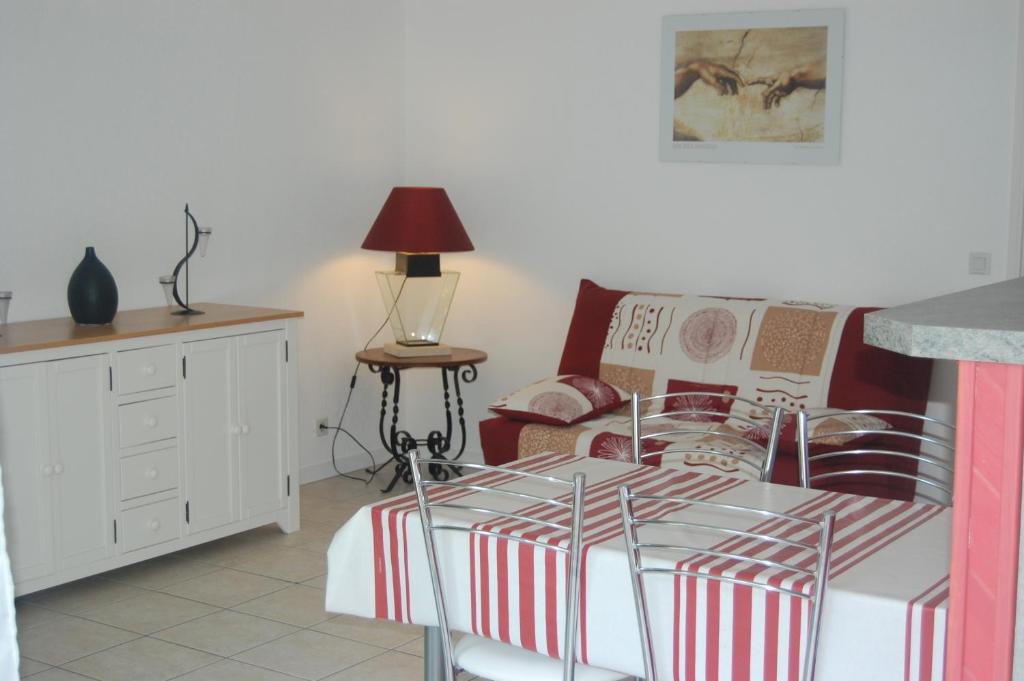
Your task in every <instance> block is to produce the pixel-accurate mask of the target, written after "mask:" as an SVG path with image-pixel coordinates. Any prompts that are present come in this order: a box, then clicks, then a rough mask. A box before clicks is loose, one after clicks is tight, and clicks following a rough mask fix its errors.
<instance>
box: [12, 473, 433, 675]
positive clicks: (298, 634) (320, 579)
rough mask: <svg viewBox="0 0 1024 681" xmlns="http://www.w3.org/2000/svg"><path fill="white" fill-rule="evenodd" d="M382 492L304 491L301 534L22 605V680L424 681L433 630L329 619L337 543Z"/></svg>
mask: <svg viewBox="0 0 1024 681" xmlns="http://www.w3.org/2000/svg"><path fill="white" fill-rule="evenodd" d="M378 487H379V484H375V485H373V486H370V487H365V486H364V485H363V484H362V483H358V482H354V481H349V480H345V479H342V478H331V479H328V480H321V481H320V482H315V483H311V484H309V485H304V486H303V487H302V488H301V495H302V497H301V508H302V529H301V530H300V531H298V532H294V533H292V534H287V535H286V534H282V533H281V532H280V531H279V530H278V528H277V527H276V526H267V527H263V528H259V529H256V530H252V531H251V532H246V533H244V534H240V535H235V536H233V537H228V538H225V539H222V540H220V541H216V542H212V543H209V544H204V545H202V546H197V547H194V548H192V549H188V550H185V551H182V552H180V553H176V554H172V555H168V556H164V557H161V558H155V559H153V560H150V561H146V562H145V563H139V564H137V565H133V566H130V567H127V568H123V569H121V570H116V571H113V572H108V573H105V574H103V575H99V576H96V577H90V578H87V579H83V580H80V581H78V582H73V583H70V584H65V585H63V586H59V587H56V588H53V589H49V590H46V591H40V592H37V593H34V594H29V595H28V596H25V597H23V598H19V599H18V601H17V611H18V642H19V644H20V646H21V654H22V658H21V674H22V678H23V679H25V678H28V679H32V681H81V680H83V679H85V680H88V679H94V680H98V681H167V680H168V679H180V680H181V681H295V679H307V680H309V681H313V680H319V679H327V680H328V681H343V680H355V679H359V680H361V681H374V680H376V679H381V680H384V679H386V680H388V681H406V680H408V681H415V680H418V679H422V678H423V661H422V659H421V656H422V650H423V640H422V633H423V632H422V629H421V628H419V627H414V626H410V625H402V624H394V623H389V622H381V621H376V620H364V619H361V618H357V617H349V616H346V615H342V616H334V615H331V614H328V613H327V612H325V611H324V573H325V571H326V566H325V559H324V556H325V552H326V549H327V545H328V544H329V542H330V540H331V537H332V536H333V533H334V531H335V530H336V529H337V528H338V527H339V526H340V525H342V524H343V523H344V522H345V521H346V520H347V519H348V518H349V517H350V516H351V515H352V514H353V513H354V512H355V511H356V510H357V509H359V508H360V507H361V506H363V505H364V504H366V503H369V502H370V501H372V500H374V499H378V498H380V492H379V491H378ZM397 491H405V490H401V489H400V490H397Z"/></svg>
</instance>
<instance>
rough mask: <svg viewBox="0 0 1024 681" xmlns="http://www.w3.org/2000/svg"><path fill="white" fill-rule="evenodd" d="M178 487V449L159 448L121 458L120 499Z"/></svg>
mask: <svg viewBox="0 0 1024 681" xmlns="http://www.w3.org/2000/svg"><path fill="white" fill-rule="evenodd" d="M177 488H178V450H177V448H174V447H172V448H170V449H161V450H159V451H156V452H146V453H145V454H136V455H134V456H126V457H124V458H123V459H121V500H122V501H124V500H125V499H134V498H135V497H141V496H145V495H147V494H153V493H155V492H163V491H166V490H171V489H177Z"/></svg>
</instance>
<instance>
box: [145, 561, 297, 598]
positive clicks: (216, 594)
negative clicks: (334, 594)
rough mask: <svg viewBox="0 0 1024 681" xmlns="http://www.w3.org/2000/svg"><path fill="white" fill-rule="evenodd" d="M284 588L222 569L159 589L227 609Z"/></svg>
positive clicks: (286, 583) (269, 579)
mask: <svg viewBox="0 0 1024 681" xmlns="http://www.w3.org/2000/svg"><path fill="white" fill-rule="evenodd" d="M286 586H288V582H282V581H280V580H276V579H271V578H269V577H263V576H261V575H254V574H251V573H248V572H239V571H237V570H230V569H226V568H225V569H221V570H217V571H216V572H211V573H209V574H206V575H202V576H200V577H193V578H192V579H187V580H185V581H184V582H178V583H177V584H171V585H170V586H167V587H164V588H163V589H162V590H163V591H164V592H165V593H169V594H171V595H172V596H181V597H182V598H189V599H192V600H194V601H200V602H202V603H208V604H210V605H217V606H220V607H222V608H230V607H232V606H235V605H238V604H239V603H244V602H245V601H249V600H252V599H253V598H258V597H260V596H264V595H266V594H268V593H271V592H273V591H277V590H279V589H283V588H285V587H286Z"/></svg>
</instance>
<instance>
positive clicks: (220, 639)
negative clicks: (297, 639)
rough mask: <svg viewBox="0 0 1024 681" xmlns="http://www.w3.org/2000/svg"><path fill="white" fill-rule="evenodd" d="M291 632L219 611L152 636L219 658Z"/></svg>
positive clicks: (274, 624)
mask: <svg viewBox="0 0 1024 681" xmlns="http://www.w3.org/2000/svg"><path fill="white" fill-rule="evenodd" d="M295 631H297V629H296V628H295V627H293V626H291V625H288V624H282V623H280V622H273V621H271V620H266V619H263V618H262V617H253V616H252V615H244V614H242V613H240V612H232V611H231V610H221V611H220V612H215V613H213V614H212V615H207V616H206V617H200V618H199V619H197V620H192V621H191V622H185V623H184V624H179V625H178V626H176V627H171V628H170V629H165V630H164V631H161V632H159V633H157V634H155V636H156V638H159V639H161V640H164V641H170V642H172V643H179V644H181V645H183V646H189V647H190V648H198V649H199V650H205V651H206V652H208V653H213V654H214V655H220V656H221V657H231V656H232V655H236V654H238V653H240V652H242V651H244V650H249V649H250V648H255V647H256V646H259V645H263V644H264V643H267V642H268V641H273V640H274V639H276V638H280V637H282V636H284V635H286V634H291V633H293V632H295Z"/></svg>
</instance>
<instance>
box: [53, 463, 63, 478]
mask: <svg viewBox="0 0 1024 681" xmlns="http://www.w3.org/2000/svg"><path fill="white" fill-rule="evenodd" d="M53 472H54V474H55V475H60V474H61V473H63V472H64V464H62V463H55V464H54V465H53Z"/></svg>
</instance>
